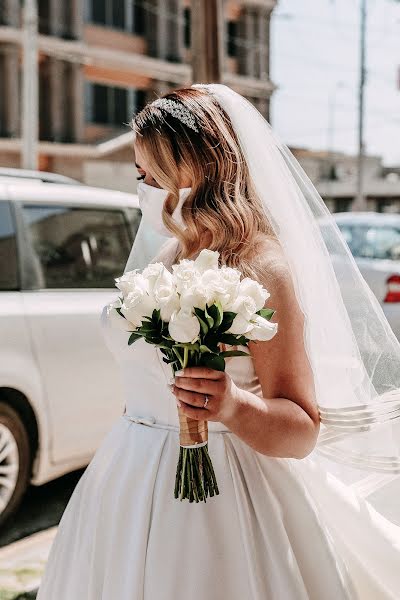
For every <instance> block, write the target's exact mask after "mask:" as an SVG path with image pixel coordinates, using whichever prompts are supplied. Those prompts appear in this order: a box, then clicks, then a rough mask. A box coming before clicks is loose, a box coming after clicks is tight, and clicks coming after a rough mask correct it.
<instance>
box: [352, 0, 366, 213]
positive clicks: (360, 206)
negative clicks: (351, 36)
mask: <svg viewBox="0 0 400 600" xmlns="http://www.w3.org/2000/svg"><path fill="white" fill-rule="evenodd" d="M366 30H367V0H361V31H360V82H359V93H358V159H357V195H356V198H355V200H354V202H353V204H352V207H351V208H352V210H366V206H367V203H366V198H365V195H364V166H365V160H364V158H365V143H364V117H365V83H366Z"/></svg>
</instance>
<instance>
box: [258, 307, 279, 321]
mask: <svg viewBox="0 0 400 600" xmlns="http://www.w3.org/2000/svg"><path fill="white" fill-rule="evenodd" d="M275 312H276V311H275V310H274V309H273V308H261V310H259V311H257V313H256V314H257V315H260V317H263V318H264V319H267V321H269V320H270V319H271V317H272V316H273V314H274V313H275Z"/></svg>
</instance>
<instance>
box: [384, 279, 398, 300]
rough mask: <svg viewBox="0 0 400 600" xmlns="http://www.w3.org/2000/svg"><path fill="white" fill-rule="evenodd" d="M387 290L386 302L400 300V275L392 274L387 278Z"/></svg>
mask: <svg viewBox="0 0 400 600" xmlns="http://www.w3.org/2000/svg"><path fill="white" fill-rule="evenodd" d="M386 285H387V291H386V296H385V299H384V302H400V275H391V276H390V277H388V278H387V280H386Z"/></svg>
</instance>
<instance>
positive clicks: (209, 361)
mask: <svg viewBox="0 0 400 600" xmlns="http://www.w3.org/2000/svg"><path fill="white" fill-rule="evenodd" d="M200 363H201V365H203V366H204V367H208V368H209V369H215V370H216V371H225V359H224V357H223V356H221V355H220V354H214V353H213V352H205V353H204V354H202V355H201V358H200Z"/></svg>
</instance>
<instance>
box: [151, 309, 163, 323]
mask: <svg viewBox="0 0 400 600" xmlns="http://www.w3.org/2000/svg"><path fill="white" fill-rule="evenodd" d="M151 318H152V320H153V321H154V322H155V323H159V322H160V321H161V310H160V309H159V308H155V309H154V310H153V314H152V315H151Z"/></svg>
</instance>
